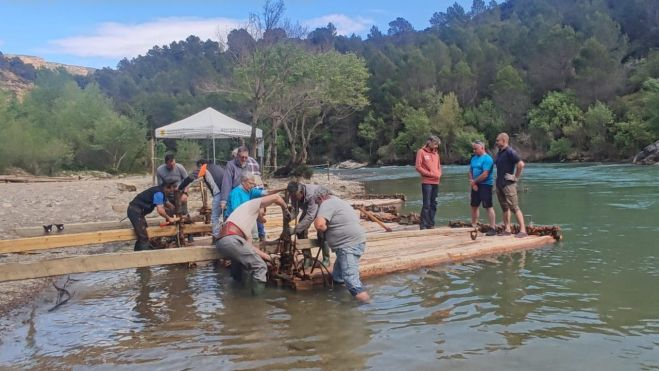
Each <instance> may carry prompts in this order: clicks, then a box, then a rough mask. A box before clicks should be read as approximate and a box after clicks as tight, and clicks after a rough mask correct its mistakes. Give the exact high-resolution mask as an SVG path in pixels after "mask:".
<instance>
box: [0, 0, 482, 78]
mask: <svg viewBox="0 0 659 371" xmlns="http://www.w3.org/2000/svg"><path fill="white" fill-rule="evenodd" d="M454 2H457V3H458V4H460V5H462V6H463V7H464V8H465V10H467V11H468V10H469V9H470V8H471V2H472V0H433V1H424V0H398V1H392V0H351V1H346V0H324V1H320V0H288V1H285V6H286V12H285V18H288V19H289V20H290V21H292V22H293V23H295V22H297V23H300V24H301V25H303V26H306V27H307V29H308V30H309V31H312V30H314V29H315V28H316V27H324V26H326V25H327V23H328V22H332V23H333V24H334V25H335V27H336V28H337V33H339V34H341V35H347V36H349V35H351V34H353V33H354V34H357V35H359V36H361V37H362V38H363V39H365V38H366V35H368V32H369V30H370V28H371V27H372V26H377V27H378V28H379V29H380V31H382V32H383V33H386V32H387V30H388V29H389V26H388V24H389V22H391V21H392V20H394V19H396V18H397V17H403V18H405V19H407V20H408V21H409V22H410V23H411V24H412V25H413V26H414V28H415V29H417V30H422V29H425V28H427V27H428V26H429V25H430V23H429V20H430V17H431V16H432V15H433V13H434V12H437V11H446V8H447V7H449V6H450V5H452V4H453V3H454ZM263 3H264V1H255V0H234V1H224V0H215V1H211V0H207V1H201V0H186V1H183V0H181V1H167V0H160V1H154V0H131V1H129V0H103V1H101V0H77V1H74V0H69V1H64V0H61V1H57V0H0V52H2V53H3V54H21V55H32V56H37V57H41V58H43V59H45V60H47V61H49V62H57V63H63V64H72V65H78V66H86V67H95V68H102V67H110V68H116V66H117V63H118V62H119V61H120V60H121V59H123V58H128V59H132V58H135V57H137V56H138V55H144V54H145V53H146V52H147V51H148V50H149V49H151V48H152V47H153V46H155V45H159V46H162V45H168V44H170V43H172V42H174V41H180V40H185V39H186V38H187V37H188V36H189V35H196V36H199V37H200V38H201V39H202V40H207V39H211V40H214V41H222V40H226V39H225V38H226V35H227V34H228V33H229V32H230V31H231V30H233V29H235V28H240V27H243V26H244V25H246V24H247V21H248V18H249V14H250V13H256V14H258V13H259V12H260V11H261V10H262V8H263Z"/></svg>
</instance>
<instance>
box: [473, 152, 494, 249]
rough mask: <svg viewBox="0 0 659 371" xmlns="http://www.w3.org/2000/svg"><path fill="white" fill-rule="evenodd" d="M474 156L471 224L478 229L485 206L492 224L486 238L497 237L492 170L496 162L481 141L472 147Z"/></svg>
mask: <svg viewBox="0 0 659 371" xmlns="http://www.w3.org/2000/svg"><path fill="white" fill-rule="evenodd" d="M471 147H472V149H473V151H474V155H473V156H472V157H471V161H470V163H469V187H470V188H471V203H470V204H471V224H472V225H473V226H474V227H476V225H477V224H478V216H479V215H478V207H479V206H480V205H481V203H482V204H483V208H485V210H486V211H487V217H488V220H489V222H490V230H488V231H487V232H486V233H485V235H486V236H495V235H496V234H497V233H496V216H495V214H494V207H492V206H493V205H492V185H493V180H492V172H493V171H492V170H493V168H494V160H492V157H491V156H490V155H488V154H487V153H486V152H485V146H484V145H483V142H481V141H480V140H477V141H475V142H474V143H472V145H471Z"/></svg>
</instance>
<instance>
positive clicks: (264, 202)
mask: <svg viewBox="0 0 659 371" xmlns="http://www.w3.org/2000/svg"><path fill="white" fill-rule="evenodd" d="M272 204H277V205H279V206H280V207H281V208H282V212H283V213H284V215H285V216H286V215H288V216H289V217H290V215H289V214H290V213H289V212H288V210H287V205H286V202H285V201H284V199H283V198H281V196H279V195H277V194H274V195H269V196H264V197H261V198H255V199H253V200H249V201H247V202H245V203H243V204H241V205H240V206H239V207H238V208H237V209H235V210H234V211H233V212H232V213H231V215H229V217H228V218H227V219H226V221H225V223H224V225H223V226H222V228H221V229H220V239H219V240H217V242H216V243H215V247H216V248H217V250H218V251H219V253H220V254H221V255H222V256H223V257H225V258H228V259H231V261H232V264H240V265H241V266H242V267H244V268H245V269H247V271H248V272H249V274H250V275H251V276H252V277H253V279H254V281H256V282H257V285H258V287H259V288H261V287H262V286H263V285H265V283H266V280H267V278H266V274H267V272H268V267H267V265H266V263H265V262H266V261H270V256H269V255H268V254H266V253H265V252H263V251H261V250H260V249H258V248H257V247H256V246H254V245H253V244H252V229H253V228H254V226H255V224H256V220H257V218H258V219H262V215H263V214H262V213H261V210H263V209H264V208H266V207H267V206H270V205H272Z"/></svg>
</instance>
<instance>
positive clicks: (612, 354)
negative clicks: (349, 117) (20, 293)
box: [0, 164, 659, 371]
mask: <svg viewBox="0 0 659 371" xmlns="http://www.w3.org/2000/svg"><path fill="white" fill-rule="evenodd" d="M466 170H467V168H466V167H463V166H445V167H444V176H443V178H442V184H441V186H440V197H439V207H438V212H437V222H438V224H446V223H447V222H448V221H449V220H458V219H459V220H467V219H468V217H469V206H468V194H467V188H468V183H467V181H466ZM342 174H343V175H344V176H346V177H352V178H355V179H359V180H362V181H365V182H366V187H367V190H368V191H370V192H379V193H391V192H401V193H405V194H406V195H407V196H408V202H407V205H406V208H407V209H408V210H410V211H418V209H419V208H420V186H419V182H418V179H417V176H416V174H415V172H414V169H413V168H411V167H385V168H378V169H359V170H352V171H344V172H342ZM657 179H659V166H651V167H636V166H627V165H601V164H578V165H572V164H571V165H545V164H529V165H528V166H527V169H526V170H525V173H524V177H523V180H522V181H521V183H520V190H521V192H520V205H521V208H522V210H523V212H524V214H525V216H526V220H527V223H536V224H558V225H560V226H561V228H562V229H563V233H564V241H563V242H561V243H558V244H555V245H552V246H547V247H545V248H541V249H537V250H532V251H527V252H521V253H515V254H511V255H505V256H499V257H494V258H488V259H483V260H477V261H469V262H465V263H461V264H452V265H443V266H437V267H433V268H430V269H420V270H416V271H411V272H407V273H401V274H393V275H389V276H385V277H380V278H377V279H369V280H368V281H367V282H366V284H367V288H368V290H369V292H370V293H371V295H372V296H373V298H374V301H373V303H371V304H368V305H358V304H356V303H355V302H354V301H353V300H352V298H351V297H350V296H349V295H348V294H347V293H346V292H345V290H342V289H339V290H335V291H329V290H318V291H314V292H299V293H296V292H292V291H287V290H282V289H269V290H267V291H266V293H265V294H264V296H263V297H261V298H254V297H252V296H251V295H250V294H249V293H248V292H247V291H246V290H245V289H243V288H241V287H240V286H238V285H236V284H234V283H232V281H231V279H230V278H229V276H228V273H227V272H225V271H223V270H216V269H215V268H213V267H212V266H205V267H201V268H197V269H187V268H184V267H178V266H170V267H158V268H151V269H138V270H135V269H133V270H125V271H116V272H110V273H97V274H84V275H77V276H76V277H75V278H76V279H79V281H77V282H74V283H73V285H72V290H73V291H75V295H74V297H73V299H71V301H70V302H69V303H67V304H65V305H63V306H61V307H59V308H58V309H57V310H55V311H52V312H48V309H49V308H50V307H52V300H53V297H52V295H51V296H44V297H41V298H40V299H38V300H37V301H36V302H35V303H34V304H33V305H32V306H31V307H30V308H31V309H29V310H28V311H27V312H26V313H24V314H23V316H22V317H16V318H21V321H15V322H16V323H11V321H12V320H14V319H12V318H5V319H2V320H3V321H4V324H5V327H4V328H5V330H3V332H0V369H1V368H3V367H12V368H38V369H70V368H88V367H94V368H98V369H108V370H109V369H112V370H114V369H131V370H133V369H145V370H152V369H174V370H179V369H192V368H194V369H273V368H274V369H290V368H312V369H337V370H343V369H363V368H372V369H376V370H393V369H415V370H420V369H439V368H447V369H448V368H450V369H457V370H474V369H488V370H489V369H492V370H507V369H521V370H552V371H554V370H594V369H597V370H598V371H604V370H646V369H647V370H651V369H654V370H656V369H659V295H658V291H657V290H658V288H659V250H658V249H659V222H658V220H659V201H658V194H659V186H657ZM496 206H497V207H498V205H496ZM483 217H484V215H482V218H483ZM497 221H499V222H500V213H499V209H498V208H497ZM489 238H496V237H489ZM404 250H405V246H401V253H404ZM8 322H9V325H8Z"/></svg>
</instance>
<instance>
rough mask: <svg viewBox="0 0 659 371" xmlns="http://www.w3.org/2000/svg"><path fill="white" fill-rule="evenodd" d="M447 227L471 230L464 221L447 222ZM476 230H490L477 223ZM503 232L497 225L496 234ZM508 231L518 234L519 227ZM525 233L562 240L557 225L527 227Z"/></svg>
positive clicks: (514, 225)
mask: <svg viewBox="0 0 659 371" xmlns="http://www.w3.org/2000/svg"><path fill="white" fill-rule="evenodd" d="M448 225H449V227H451V228H473V226H472V225H471V223H470V222H464V221H449V223H448ZM476 229H477V230H478V232H481V233H486V232H487V231H489V230H490V226H489V225H488V224H481V223H478V225H477V227H476ZM503 230H504V229H503V225H497V227H496V231H497V233H501V232H503ZM510 230H511V232H512V233H513V234H516V233H519V225H518V224H513V225H511V226H510ZM526 232H527V233H528V234H529V235H534V236H552V237H553V238H554V239H555V240H556V241H560V240H561V239H562V238H563V234H562V233H561V227H559V226H557V225H528V226H526Z"/></svg>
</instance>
